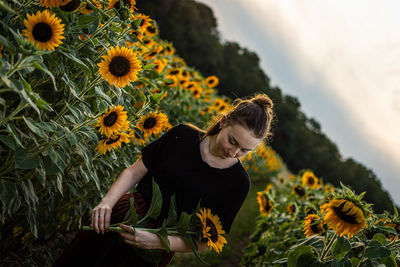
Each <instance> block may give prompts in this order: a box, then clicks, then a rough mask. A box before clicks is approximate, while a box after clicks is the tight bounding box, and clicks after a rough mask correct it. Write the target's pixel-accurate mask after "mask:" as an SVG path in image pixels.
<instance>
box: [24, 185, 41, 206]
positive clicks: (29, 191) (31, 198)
mask: <svg viewBox="0 0 400 267" xmlns="http://www.w3.org/2000/svg"><path fill="white" fill-rule="evenodd" d="M21 188H22V191H23V192H24V197H25V201H26V203H27V204H28V205H29V207H30V208H33V209H35V206H36V203H38V202H39V199H38V197H37V195H36V193H35V189H34V188H33V184H32V182H31V180H27V181H25V182H22V183H21Z"/></svg>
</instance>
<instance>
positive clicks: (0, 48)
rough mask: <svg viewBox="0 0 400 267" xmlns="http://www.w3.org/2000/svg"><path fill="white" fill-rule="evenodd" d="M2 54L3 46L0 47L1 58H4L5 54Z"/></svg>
mask: <svg viewBox="0 0 400 267" xmlns="http://www.w3.org/2000/svg"><path fill="white" fill-rule="evenodd" d="M2 52H3V46H2V45H0V57H3V54H2Z"/></svg>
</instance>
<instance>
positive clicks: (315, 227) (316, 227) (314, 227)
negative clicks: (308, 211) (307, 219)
mask: <svg viewBox="0 0 400 267" xmlns="http://www.w3.org/2000/svg"><path fill="white" fill-rule="evenodd" d="M314 223H315V221H314V220H313V221H312V222H311V224H310V226H311V230H312V231H313V233H320V232H321V230H322V229H321V227H320V224H319V223H316V224H314Z"/></svg>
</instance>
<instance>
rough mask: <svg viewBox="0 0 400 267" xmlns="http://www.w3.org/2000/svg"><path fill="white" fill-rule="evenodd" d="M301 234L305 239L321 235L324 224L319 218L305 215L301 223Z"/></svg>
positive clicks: (313, 215)
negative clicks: (302, 233)
mask: <svg viewBox="0 0 400 267" xmlns="http://www.w3.org/2000/svg"><path fill="white" fill-rule="evenodd" d="M303 232H304V234H305V235H306V237H309V236H312V235H321V234H322V233H323V232H324V224H323V223H322V220H320V217H319V216H318V215H315V214H310V215H307V217H306V218H305V219H304V223H303Z"/></svg>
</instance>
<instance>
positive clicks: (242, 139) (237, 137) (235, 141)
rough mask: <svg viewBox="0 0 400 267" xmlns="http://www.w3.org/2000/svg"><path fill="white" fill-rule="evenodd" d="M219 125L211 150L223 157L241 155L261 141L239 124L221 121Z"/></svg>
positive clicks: (237, 156)
mask: <svg viewBox="0 0 400 267" xmlns="http://www.w3.org/2000/svg"><path fill="white" fill-rule="evenodd" d="M221 126H222V129H221V131H220V132H219V133H218V134H217V137H216V140H215V147H214V149H213V152H214V154H216V155H218V156H219V157H221V158H223V159H227V158H239V157H242V156H244V155H246V153H248V152H250V151H251V150H253V149H254V148H255V147H256V146H257V145H258V144H259V143H260V142H261V141H262V139H260V138H256V137H255V136H254V134H253V132H252V131H251V130H249V129H247V127H244V126H242V125H240V124H237V123H234V124H232V125H228V124H226V123H224V122H222V123H221Z"/></svg>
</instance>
